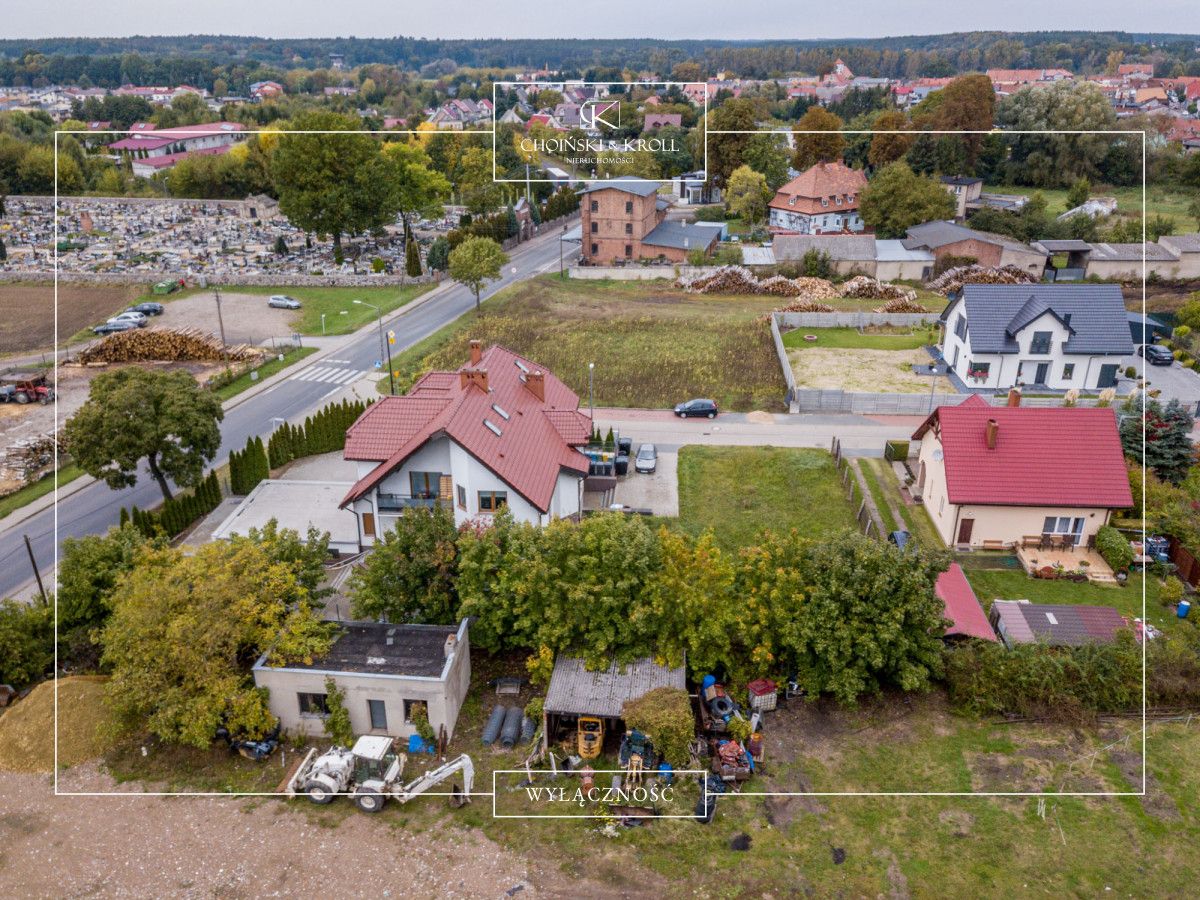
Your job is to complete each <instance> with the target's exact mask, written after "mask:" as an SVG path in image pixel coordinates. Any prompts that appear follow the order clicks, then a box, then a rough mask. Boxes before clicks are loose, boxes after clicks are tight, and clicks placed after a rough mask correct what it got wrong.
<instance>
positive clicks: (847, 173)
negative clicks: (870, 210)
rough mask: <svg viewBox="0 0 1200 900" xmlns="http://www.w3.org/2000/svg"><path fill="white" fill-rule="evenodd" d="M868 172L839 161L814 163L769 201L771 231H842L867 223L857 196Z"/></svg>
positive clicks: (863, 186)
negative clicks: (864, 221)
mask: <svg viewBox="0 0 1200 900" xmlns="http://www.w3.org/2000/svg"><path fill="white" fill-rule="evenodd" d="M866 186H867V176H866V175H864V174H863V173H862V171H861V170H859V169H851V168H850V167H849V166H846V165H844V164H842V163H840V162H827V163H825V162H822V163H817V164H816V165H815V166H813V167H812V168H810V169H806V170H805V171H803V172H801V173H800V174H799V175H797V176H796V177H795V178H793V179H792V180H791V181H789V182H788V183H787V184H785V185H784V186H783V187H781V188H780V189H779V191H778V192H777V193H776V194H775V197H774V199H772V200H771V203H770V212H769V218H768V224H769V225H770V228H771V230H772V231H775V232H784V233H792V234H842V233H844V232H860V231H862V230H863V229H864V228H865V227H866V226H865V225H864V224H863V220H862V216H861V215H860V214H859V211H858V198H859V194H861V193H862V191H863V189H864V188H865V187H866Z"/></svg>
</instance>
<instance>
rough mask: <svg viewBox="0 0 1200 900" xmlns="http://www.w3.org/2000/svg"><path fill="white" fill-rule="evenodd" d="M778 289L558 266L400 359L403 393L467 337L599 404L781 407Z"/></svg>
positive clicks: (459, 356) (458, 359)
mask: <svg viewBox="0 0 1200 900" xmlns="http://www.w3.org/2000/svg"><path fill="white" fill-rule="evenodd" d="M778 303H779V298H778V297H745V296H720V297H714V296H699V295H694V294H685V293H684V292H683V291H681V290H679V289H678V288H675V287H674V286H673V285H672V284H671V282H669V281H665V280H663V281H641V282H637V281H626V282H621V281H580V280H572V279H565V280H564V279H560V278H559V277H558V276H557V274H554V275H543V276H540V277H538V278H533V279H529V280H527V281H522V282H520V283H519V284H515V285H512V286H510V287H508V288H506V289H504V290H503V291H500V292H499V293H497V294H496V295H495V296H494V297H492V298H491V299H489V300H488V301H486V302H485V303H484V304H483V308H482V309H481V310H480V311H478V312H476V311H474V310H472V311H471V312H468V313H467V314H466V315H464V316H462V317H461V318H459V319H458V320H456V321H455V322H453V323H452V324H450V325H447V326H446V327H445V328H443V329H441V330H440V331H438V332H436V333H435V334H433V335H431V336H430V337H428V338H426V339H425V340H423V341H420V342H419V343H417V344H416V345H415V346H413V347H411V348H409V349H408V350H407V351H405V352H403V353H401V354H399V355H398V356H397V357H395V359H394V360H393V364H394V366H395V369H396V370H397V371H398V372H399V373H400V377H399V378H398V379H397V382H396V388H397V390H398V391H400V392H403V391H405V390H407V389H408V387H409V385H411V384H412V382H413V381H414V380H415V379H416V377H417V376H419V375H420V374H422V373H424V372H426V371H428V370H430V369H456V368H458V367H459V366H461V365H462V364H463V363H464V362H465V361H466V360H467V359H468V357H469V353H470V350H469V347H468V341H469V340H470V339H471V338H478V339H480V340H482V341H483V342H484V344H485V345H488V344H492V343H497V344H502V345H503V346H505V347H508V348H509V349H511V350H514V351H516V352H517V353H521V354H523V355H524V356H526V357H528V358H530V359H532V360H534V361H535V362H537V363H539V364H541V365H543V366H545V367H546V368H547V369H549V370H550V371H551V372H553V373H554V374H555V375H556V376H558V377H559V378H560V379H562V380H563V381H564V382H566V384H567V385H568V387H570V388H571V389H572V390H573V391H575V392H576V393H577V394H579V396H580V397H583V398H585V400H586V398H587V392H588V363H589V362H594V363H595V364H596V369H595V397H596V405H597V406H626V407H651V408H662V407H667V406H673V405H674V404H676V403H678V402H680V401H681V400H686V399H687V398H689V397H712V398H713V399H714V400H716V401H717V403H718V404H720V406H721V407H722V408H723V409H729V410H747V411H748V410H755V409H763V410H770V411H782V410H783V409H784V408H785V405H784V393H785V391H786V386H785V384H784V380H783V373H782V371H781V370H780V367H779V359H778V357H777V356H776V354H775V348H774V345H773V344H772V342H771V333H770V328H769V327H768V325H767V324H766V322H764V321H762V317H763V316H764V315H765V314H766V313H768V312H770V310H772V309H773V308H774V307H775V306H777V305H778Z"/></svg>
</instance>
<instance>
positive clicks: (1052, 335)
mask: <svg viewBox="0 0 1200 900" xmlns="http://www.w3.org/2000/svg"><path fill="white" fill-rule="evenodd" d="M942 322H943V324H944V325H945V333H944V337H943V341H942V348H941V350H942V357H943V359H944V360H945V362H946V363H948V364H949V366H950V368H951V369H952V370H953V371H954V373H955V374H956V375H957V376H958V377H959V378H960V379H962V381H964V382H965V383H966V384H967V386H968V387H974V388H996V389H1006V388H1010V387H1014V386H1020V385H1027V386H1039V387H1045V388H1051V389H1054V390H1070V389H1072V388H1074V389H1088V390H1098V389H1103V388H1107V387H1112V386H1113V385H1114V384H1115V383H1116V378H1117V373H1118V371H1119V369H1120V363H1121V358H1122V357H1123V356H1127V355H1128V354H1130V353H1132V352H1133V340H1132V338H1131V337H1130V335H1129V323H1128V320H1127V319H1126V315H1125V302H1124V299H1123V297H1122V295H1121V287H1120V285H1116V284H966V285H963V289H962V291H961V292H960V293H959V294H958V295H957V296H956V297H954V298H953V299H951V301H950V303H949V304H948V305H947V306H946V309H945V311H944V312H943V313H942Z"/></svg>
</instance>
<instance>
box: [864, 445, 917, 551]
mask: <svg viewBox="0 0 1200 900" xmlns="http://www.w3.org/2000/svg"><path fill="white" fill-rule="evenodd" d="M873 462H875V460H872V459H860V460H858V464H859V466H858V468H859V471H861V472H862V476H863V480H864V481H865V482H866V483H867V490H868V491H870V492H871V499H872V500H874V501H875V506H876V508H877V509H878V510H879V517H880V518H881V519H883V532H884V534H891V533H892V532H893V531H900V530H902V529H900V528H898V527H897V523H896V517H895V516H894V515H892V511H891V509H890V508H889V507H888V504H887V498H886V497H885V496H884V492H883V487H882V485H881V484H880V480H881V478H882V475H881V473H880V472H879V471H878V470H877V469H876V468H875V466H873V465H871V463H873ZM903 530H904V531H908V529H907V528H905V529H903Z"/></svg>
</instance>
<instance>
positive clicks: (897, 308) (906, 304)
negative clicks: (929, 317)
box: [875, 297, 929, 313]
mask: <svg viewBox="0 0 1200 900" xmlns="http://www.w3.org/2000/svg"><path fill="white" fill-rule="evenodd" d="M875 312H877V313H927V312H929V310H927V309H926V308H925V307H924V306H922V305H921V304H920V303H918V302H917V301H916V300H911V299H909V298H908V297H899V298H897V299H895V300H889V301H888V302H887V303H885V304H883V306H877V307H875Z"/></svg>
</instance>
